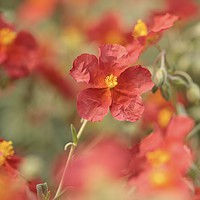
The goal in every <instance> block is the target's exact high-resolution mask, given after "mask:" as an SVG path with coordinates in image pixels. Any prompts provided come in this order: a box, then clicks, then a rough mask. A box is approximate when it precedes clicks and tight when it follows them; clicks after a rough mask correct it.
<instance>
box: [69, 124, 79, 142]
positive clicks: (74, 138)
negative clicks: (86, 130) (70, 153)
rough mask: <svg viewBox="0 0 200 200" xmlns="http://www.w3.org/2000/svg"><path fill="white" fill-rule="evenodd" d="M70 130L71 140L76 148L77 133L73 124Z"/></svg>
mask: <svg viewBox="0 0 200 200" xmlns="http://www.w3.org/2000/svg"><path fill="white" fill-rule="evenodd" d="M70 128H71V134H72V140H73V143H74V145H75V146H76V145H77V143H78V138H77V131H76V129H75V127H74V125H73V124H71V127H70Z"/></svg>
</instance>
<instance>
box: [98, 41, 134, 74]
mask: <svg viewBox="0 0 200 200" xmlns="http://www.w3.org/2000/svg"><path fill="white" fill-rule="evenodd" d="M129 64H130V57H129V55H128V52H127V50H126V48H125V47H123V46H121V45H119V44H107V45H103V46H100V57H99V65H100V68H101V70H102V71H103V72H104V74H105V75H106V76H108V75H110V74H113V75H115V76H118V75H119V74H120V73H121V72H123V71H124V70H125V69H126V68H127V67H128V65H129Z"/></svg>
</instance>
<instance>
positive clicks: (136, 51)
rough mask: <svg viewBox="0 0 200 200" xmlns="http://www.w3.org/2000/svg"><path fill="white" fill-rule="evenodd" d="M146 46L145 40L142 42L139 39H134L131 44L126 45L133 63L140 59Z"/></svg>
mask: <svg viewBox="0 0 200 200" xmlns="http://www.w3.org/2000/svg"><path fill="white" fill-rule="evenodd" d="M144 47H145V42H144V43H141V42H139V41H138V40H134V41H133V42H132V43H131V44H128V45H127V46H126V49H127V51H128V52H129V56H130V60H131V61H130V62H131V63H135V62H136V61H137V60H138V58H139V57H140V54H141V53H142V50H143V49H144Z"/></svg>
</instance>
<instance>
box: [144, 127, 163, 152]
mask: <svg viewBox="0 0 200 200" xmlns="http://www.w3.org/2000/svg"><path fill="white" fill-rule="evenodd" d="M163 144H164V139H163V136H162V133H161V132H160V130H159V129H157V130H156V131H155V132H153V133H151V134H149V135H148V136H147V137H146V138H144V139H143V140H142V142H141V144H140V152H141V154H142V155H145V154H146V153H147V152H149V151H153V150H155V149H157V148H161V147H162V146H163Z"/></svg>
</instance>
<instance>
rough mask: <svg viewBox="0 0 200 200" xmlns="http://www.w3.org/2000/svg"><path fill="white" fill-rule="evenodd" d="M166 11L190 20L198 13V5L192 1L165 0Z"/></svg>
mask: <svg viewBox="0 0 200 200" xmlns="http://www.w3.org/2000/svg"><path fill="white" fill-rule="evenodd" d="M166 3H167V9H166V10H167V11H168V12H170V13H172V14H175V15H177V16H179V17H181V18H184V19H186V18H190V17H193V16H195V15H196V14H197V13H198V12H199V7H198V5H197V4H196V3H195V2H194V1H193V0H176V1H174V0H166Z"/></svg>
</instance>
